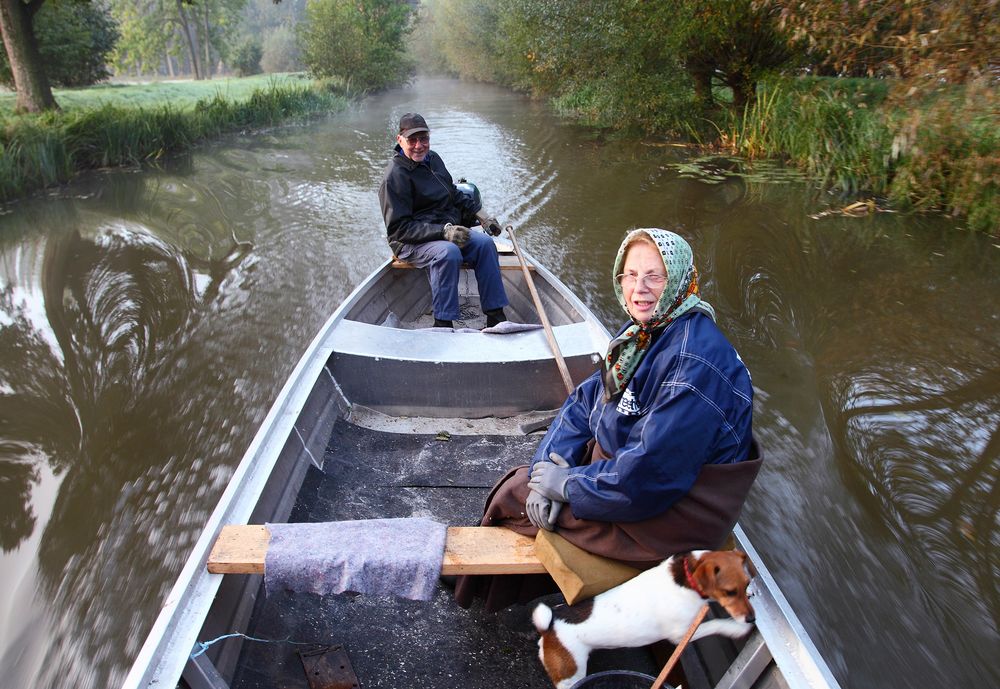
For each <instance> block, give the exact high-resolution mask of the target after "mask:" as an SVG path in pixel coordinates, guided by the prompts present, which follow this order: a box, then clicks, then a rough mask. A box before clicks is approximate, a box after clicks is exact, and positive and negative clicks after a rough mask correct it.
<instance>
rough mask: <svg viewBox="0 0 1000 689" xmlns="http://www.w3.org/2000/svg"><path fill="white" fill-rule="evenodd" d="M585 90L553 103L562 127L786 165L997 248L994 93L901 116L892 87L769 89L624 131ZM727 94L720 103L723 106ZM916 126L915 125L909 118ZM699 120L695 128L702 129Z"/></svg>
mask: <svg viewBox="0 0 1000 689" xmlns="http://www.w3.org/2000/svg"><path fill="white" fill-rule="evenodd" d="M588 95H589V94H588V91H587V89H586V88H584V89H581V90H580V91H571V92H569V93H567V94H563V95H561V96H559V97H557V98H554V99H553V100H552V102H553V104H554V106H555V107H556V109H557V111H559V112H560V113H562V114H563V115H564V116H567V117H571V118H573V119H576V120H577V121H579V122H581V123H583V124H586V125H590V126H594V127H597V128H600V129H605V130H608V131H623V132H629V131H631V132H632V134H638V135H644V136H647V137H648V136H653V137H664V138H667V139H669V140H671V141H676V142H681V141H687V142H691V143H693V144H694V145H696V146H697V147H700V148H702V149H704V150H705V151H707V152H716V153H723V154H729V155H733V156H736V157H739V158H742V159H744V160H746V161H748V162H749V163H750V164H751V165H752V163H753V161H754V160H763V159H767V160H779V161H782V162H784V163H786V164H789V165H792V166H794V167H795V168H797V169H799V170H801V171H803V172H804V173H805V174H806V175H807V176H808V177H809V178H810V179H812V180H814V181H815V182H816V183H817V184H818V185H819V188H821V189H824V190H828V191H833V192H835V193H836V194H838V195H839V196H840V197H841V200H842V201H843V203H844V204H845V206H846V205H847V204H849V203H850V202H851V201H858V200H862V201H864V202H866V203H869V202H871V203H870V204H869V207H875V206H878V207H881V206H886V207H890V208H893V209H898V210H902V211H916V212H943V213H944V214H946V215H950V216H952V217H955V218H960V219H961V220H962V221H963V223H964V225H965V226H966V227H967V228H968V229H970V230H973V231H978V232H984V233H986V234H988V235H991V236H994V237H1000V112H998V109H997V103H998V95H997V89H996V87H995V86H986V87H976V86H975V85H967V86H963V87H956V88H955V89H953V90H952V91H950V92H947V93H944V94H936V95H935V96H934V97H933V98H926V99H924V100H923V101H921V102H916V103H910V104H909V105H910V108H909V109H903V108H901V107H900V106H899V104H898V103H897V102H896V101H894V100H893V99H891V97H890V85H889V84H888V83H887V82H886V81H885V80H876V79H864V78H837V77H773V78H770V79H766V80H763V81H762V82H761V83H760V84H759V85H758V89H757V94H756V98H755V99H754V100H753V101H751V102H749V103H747V104H746V106H745V107H744V108H743V110H742V111H739V110H737V111H735V112H734V111H731V110H723V111H719V110H716V111H715V112H714V113H712V114H696V116H695V117H692V116H691V114H690V111H688V112H687V113H685V112H683V111H677V112H676V113H675V114H674V115H673V118H672V119H670V120H667V121H660V122H655V123H654V122H650V121H641V120H637V119H632V120H629V119H628V118H627V117H623V113H620V112H616V111H615V109H614V108H611V107H607V104H606V103H602V102H594V101H593V100H591V99H589V98H588ZM728 97H729V94H727V93H724V92H723V93H719V94H717V96H716V98H717V100H718V101H722V102H725V100H726V99H727V98H728ZM915 113H916V114H917V116H916V117H914V114H915ZM698 120H700V122H698Z"/></svg>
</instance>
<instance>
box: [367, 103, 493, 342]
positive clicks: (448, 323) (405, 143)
mask: <svg viewBox="0 0 1000 689" xmlns="http://www.w3.org/2000/svg"><path fill="white" fill-rule="evenodd" d="M430 136H431V130H430V128H429V127H428V126H427V122H426V121H425V120H424V118H423V117H422V116H421V115H418V114H417V113H413V112H408V113H406V114H405V115H403V116H402V117H401V118H400V120H399V134H398V135H397V136H396V149H395V151H396V152H395V155H393V157H392V159H391V160H390V161H389V164H388V165H386V168H385V171H384V173H383V175H382V183H381V184H380V185H379V188H378V198H379V202H380V203H381V205H382V217H383V219H384V220H385V227H386V233H387V235H388V240H389V246H390V247H391V248H392V253H393V254H394V255H395V256H396V257H397V258H401V259H403V260H404V261H409V262H410V263H412V264H413V265H415V266H417V267H418V268H427V269H428V273H429V277H430V281H431V301H432V309H433V313H434V327H439V328H450V327H452V326H453V325H454V323H453V321H455V320H456V319H458V318H459V317H460V313H459V300H458V276H459V269H460V268H461V266H462V263H463V262H467V263H469V264H471V265H472V268H473V270H474V271H475V274H476V282H477V284H478V286H479V298H480V302H481V303H480V306H481V307H482V309H483V313H484V314H485V315H486V326H487V327H491V326H494V325H496V324H497V323H500V322H502V321H505V320H507V317H506V316H505V315H504V310H503V309H504V307H505V306H507V304H508V301H507V293H506V292H505V291H504V288H503V280H502V279H501V277H500V261H499V258H498V256H497V250H496V246H494V244H493V240H492V239H490V238H489V237H487V236H486V235H485V234H483V233H481V232H470V231H469V228H468V227H466V226H465V224H472V223H474V222H479V219H478V218H477V216H476V213H477V212H479V211H481V209H480V208H479V204H477V203H476V201H475V200H474V199H472V198H471V197H469V196H466V195H465V194H463V193H461V192H460V191H459V190H458V188H457V187H456V186H455V184H454V182H453V181H452V178H451V174H449V172H448V168H446V167H445V166H444V161H443V160H441V156H439V155H438V154H437V153H435V152H434V151H432V150H431V139H430ZM483 218H484V220H483V221H482V225H483V229H485V230H486V231H487V232H488V233H489V234H491V235H493V236H496V235H498V234H500V224H499V223H498V222H497V221H496V219H495V218H487V217H486V216H485V215H483Z"/></svg>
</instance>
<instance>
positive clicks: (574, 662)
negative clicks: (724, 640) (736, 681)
mask: <svg viewBox="0 0 1000 689" xmlns="http://www.w3.org/2000/svg"><path fill="white" fill-rule="evenodd" d="M685 561H687V566H688V572H689V573H690V579H689V577H688V575H687V574H686V573H685V569H684V564H685ZM692 580H693V582H694V584H695V585H696V586H697V588H698V589H700V591H701V593H703V594H704V595H705V597H706V598H707V599H709V600H714V601H716V602H718V603H719V604H720V605H721V606H722V607H723V608H724V609H725V610H726V612H728V613H729V614H730V615H731V616H732V619H720V620H709V621H707V622H704V623H702V625H701V626H700V627H698V631H697V632H695V634H694V636H693V637H692V640H696V639H700V638H702V637H705V636H710V635H712V634H722V635H724V636H728V637H730V638H734V639H735V638H739V637H741V636H743V635H745V634H746V633H747V632H749V631H750V629H751V627H752V623H753V621H754V612H753V608H752V607H751V606H750V601H748V600H747V591H746V589H747V585H748V584H749V583H750V576H749V574H748V572H747V570H746V554H744V553H741V552H739V551H735V550H730V551H707V550H696V551H694V552H691V553H681V554H678V555H674V556H673V557H670V558H668V559H666V560H664V561H663V562H662V563H660V564H659V565H657V566H656V567H654V568H652V569H649V570H646V571H645V572H643V573H642V574H639V575H638V576H636V577H635V578H633V579H631V580H629V581H627V582H625V583H624V584H621V585H620V586H616V587H615V588H613V589H611V590H609V591H605V592H604V593H602V594H600V595H598V596H596V597H595V598H592V599H590V600H587V601H583V602H582V603H577V604H576V605H557V606H555V607H554V608H550V607H549V606H548V605H545V604H544V603H541V604H539V605H538V606H536V607H535V610H534V612H533V613H532V616H531V620H532V622H534V624H535V628H536V629H537V630H538V632H539V633H540V634H541V635H542V636H541V638H540V639H539V640H538V657H539V658H541V660H542V665H544V666H545V671H546V672H547V673H548V675H549V678H550V679H551V680H552V683H553V684H555V686H556V688H557V689H569V687H572V686H573V685H574V684H576V683H577V682H578V681H579V680H580V679H582V678H583V677H584V676H585V675H586V674H587V658H588V657H589V656H590V652H591V651H592V650H594V649H596V648H633V647H636V646H646V645H648V644H651V643H654V642H657V641H661V640H663V639H667V640H669V641H671V642H673V643H675V644H676V643H678V642H679V641H680V640H681V639H682V638H683V637H684V634H685V633H686V632H687V630H688V628H689V627H690V626H691V623H692V622H693V621H694V618H695V616H696V615H697V614H698V611H699V609H700V608H701V606H702V605H703V604H704V603H705V602H706V599H704V598H702V596H701V593H699V592H698V591H696V590H695V589H693V588H692V586H691V583H690V581H692Z"/></svg>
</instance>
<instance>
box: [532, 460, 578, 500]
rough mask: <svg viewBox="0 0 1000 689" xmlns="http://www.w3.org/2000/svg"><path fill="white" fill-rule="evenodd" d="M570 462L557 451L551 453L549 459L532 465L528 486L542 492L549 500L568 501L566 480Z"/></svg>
mask: <svg viewBox="0 0 1000 689" xmlns="http://www.w3.org/2000/svg"><path fill="white" fill-rule="evenodd" d="M569 471H570V467H569V462H567V461H566V460H565V459H563V458H562V457H561V456H560V455H557V454H556V453H555V452H550V453H549V461H547V462H538V463H536V464H535V466H533V467H531V478H530V479H529V480H528V488H530V489H531V490H533V491H537V492H538V493H541V494H542V495H544V496H545V497H547V498H548V499H549V500H558V501H560V502H566V481H567V479H569Z"/></svg>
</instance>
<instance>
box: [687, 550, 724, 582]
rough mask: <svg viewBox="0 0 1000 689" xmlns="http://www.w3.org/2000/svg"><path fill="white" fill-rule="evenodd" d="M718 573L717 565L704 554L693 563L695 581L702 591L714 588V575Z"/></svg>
mask: <svg viewBox="0 0 1000 689" xmlns="http://www.w3.org/2000/svg"><path fill="white" fill-rule="evenodd" d="M718 573H719V566H718V565H716V564H713V563H712V562H711V561H710V560H709V559H708V558H707V557H705V556H704V555H703V556H702V557H701V559H700V560H698V563H697V564H696V565H695V569H694V574H693V575H692V576H693V577H694V580H695V582H697V584H698V588H700V589H701V590H702V591H710V590H712V589H714V588H715V575H716V574H718Z"/></svg>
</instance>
